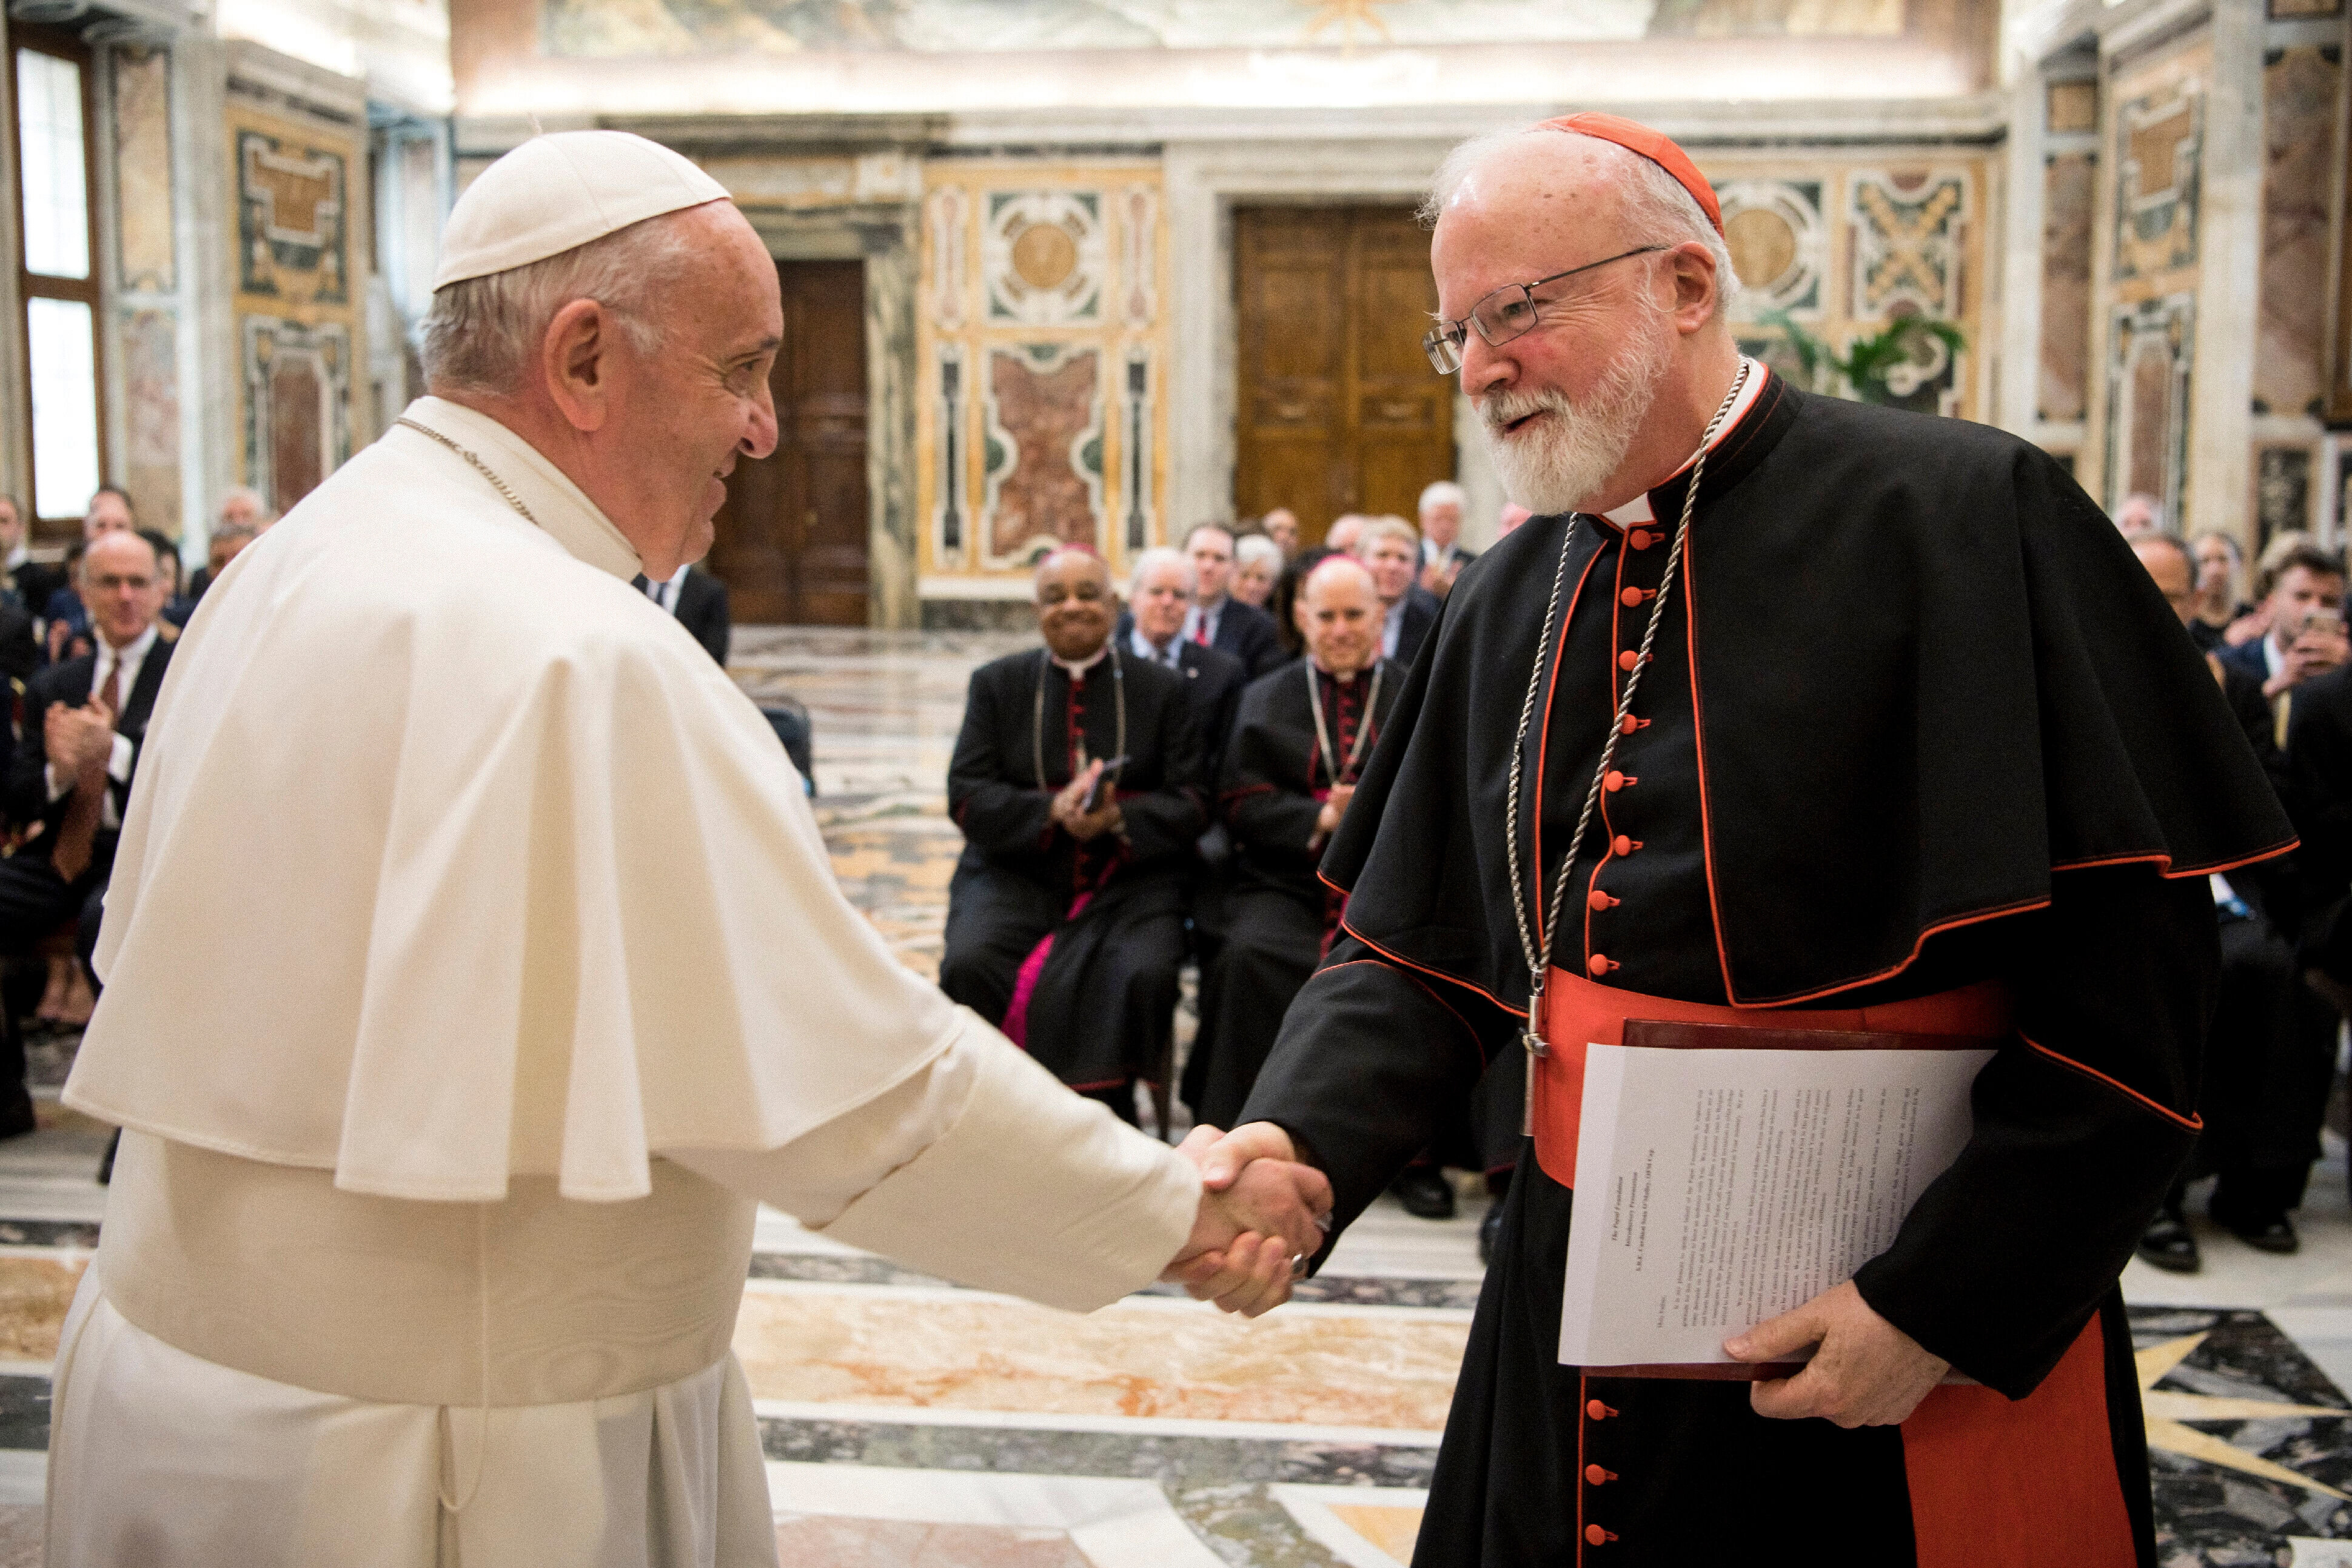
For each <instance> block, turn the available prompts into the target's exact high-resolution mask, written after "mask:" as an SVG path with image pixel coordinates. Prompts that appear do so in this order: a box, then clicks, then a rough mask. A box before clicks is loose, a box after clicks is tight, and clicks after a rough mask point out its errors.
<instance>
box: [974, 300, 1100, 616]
mask: <svg viewBox="0 0 2352 1568" xmlns="http://www.w3.org/2000/svg"><path fill="white" fill-rule="evenodd" d="M1103 390H1104V389H1103V366H1102V354H1101V351H1099V350H1097V349H1093V348H1074V347H1070V346H1067V345H1059V344H1053V343H1033V344H1027V345H1024V346H1022V347H1019V348H1009V349H1007V348H992V349H991V350H990V351H989V353H988V376H987V380H986V382H985V383H984V384H983V387H982V397H983V404H984V407H985V411H986V416H987V431H988V440H987V447H986V475H987V479H986V489H985V490H984V491H983V493H982V502H981V504H982V508H983V509H984V510H985V511H986V514H987V517H988V548H987V551H986V552H985V553H984V555H983V556H982V563H983V564H985V565H989V566H993V567H999V568H1013V569H1019V568H1025V567H1029V566H1033V565H1034V564H1035V563H1036V559H1037V556H1038V555H1039V554H1040V553H1041V552H1043V551H1045V550H1046V549H1049V548H1051V547H1052V546H1053V545H1054V544H1055V543H1061V542H1066V543H1077V544H1088V545H1093V546H1095V547H1096V548H1097V549H1104V548H1107V544H1108V542H1107V541H1106V540H1104V539H1103V537H1102V496H1103V489H1104V483H1103V478H1104V476H1103V471H1102V453H1103V401H1104V400H1103Z"/></svg>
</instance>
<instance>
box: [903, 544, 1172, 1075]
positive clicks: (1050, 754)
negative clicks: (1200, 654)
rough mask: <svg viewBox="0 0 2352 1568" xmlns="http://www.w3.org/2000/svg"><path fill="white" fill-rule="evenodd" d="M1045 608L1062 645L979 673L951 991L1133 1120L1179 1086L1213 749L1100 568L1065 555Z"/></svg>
mask: <svg viewBox="0 0 2352 1568" xmlns="http://www.w3.org/2000/svg"><path fill="white" fill-rule="evenodd" d="M1037 595H1038V597H1037V608H1038V623H1039V626H1040V628H1041V629H1042V630H1043V632H1044V633H1045V644H1046V646H1045V647H1042V648H1039V649H1037V650H1035V651H1034V652H1027V653H1016V654H1011V655H1008V656H1006V657H1005V658H1000V659H997V660H995V661H993V662H992V663H990V664H985V665H982V667H981V668H979V669H977V670H975V671H973V672H972V678H971V695H970V697H969V698H968V700H967V701H966V703H965V707H964V715H963V728H962V730H961V732H960V733H959V734H958V735H957V737H956V747H955V755H954V757H953V759H952V760H951V761H950V763H949V764H948V812H949V815H950V816H952V817H953V818H954V819H955V822H956V826H959V827H961V828H962V829H963V834H964V838H965V840H966V843H965V848H964V853H963V856H962V858H961V859H960V860H959V861H958V862H957V865H956V871H955V877H954V879H953V880H952V881H951V882H950V884H949V889H948V922H947V942H946V951H945V952H944V953H943V954H942V955H941V958H940V989H942V990H944V991H945V992H946V993H947V994H949V995H950V996H951V997H953V998H954V999H955V1000H956V1001H958V1002H961V1003H962V1004H964V1005H967V1006H969V1007H971V1009H972V1010H973V1011H974V1012H976V1013H978V1014H979V1015H980V1016H982V1017H983V1018H986V1019H987V1020H988V1021H989V1022H990V1023H992V1024H994V1025H996V1026H998V1027H1000V1028H1002V1029H1003V1031H1004V1033H1005V1034H1006V1035H1007V1036H1008V1037H1011V1039H1012V1040H1013V1043H1014V1044H1016V1045H1019V1046H1021V1047H1024V1048H1025V1049H1026V1050H1027V1051H1028V1052H1029V1053H1030V1054H1031V1055H1032V1056H1034V1057H1035V1058H1037V1059H1038V1060H1039V1061H1040V1062H1042V1063H1044V1064H1045V1066H1046V1067H1047V1068H1051V1069H1052V1070H1053V1072H1054V1073H1055V1076H1056V1077H1058V1078H1060V1079H1061V1080H1062V1081H1063V1082H1065V1083H1066V1084H1068V1085H1069V1086H1070V1087H1071V1088H1073V1089H1077V1090H1078V1091H1079V1092H1081V1093H1084V1094H1088V1095H1093V1096H1096V1097H1097V1098H1100V1099H1101V1100H1104V1101H1105V1102H1106V1103H1107V1104H1108V1105H1109V1106H1110V1107H1111V1109H1112V1110H1115V1111H1117V1112H1118V1114H1119V1115H1120V1116H1122V1117H1123V1118H1125V1119H1126V1120H1128V1121H1134V1120H1135V1100H1134V1094H1133V1088H1132V1086H1133V1084H1134V1082H1135V1081H1136V1080H1137V1079H1146V1080H1150V1081H1153V1082H1155V1083H1156V1082H1159V1081H1161V1075H1162V1074H1164V1072H1165V1071H1166V1064H1167V1058H1168V1055H1169V1050H1170V1041H1171V1028H1172V1026H1173V1022H1174V1016H1175V1006H1176V971H1177V967H1178V965H1179V964H1180V963H1181V962H1182V959H1183V953H1184V910H1185V900H1186V896H1187V893H1188V890H1189V888H1190V884H1191V879H1192V866H1193V858H1192V845H1193V841H1194V840H1195V839H1197V838H1198V837H1200V836H1201V833H1202V829H1203V828H1204V827H1206V826H1207V825H1208V813H1207V804H1206V803H1207V793H1206V789H1205V787H1204V781H1203V780H1202V778H1201V776H1200V763H1199V760H1198V759H1199V754H1200V752H1199V745H1198V742H1197V741H1196V739H1195V737H1194V735H1193V726H1192V719H1191V717H1190V715H1189V712H1188V709H1187V702H1186V693H1185V683H1184V681H1183V680H1182V679H1181V678H1180V677H1178V676H1177V675H1175V674H1173V673H1171V672H1170V671H1169V670H1166V669H1163V668H1160V667H1159V666H1157V665H1154V664H1152V663H1150V662H1149V661H1148V660H1144V659H1139V658H1135V657H1134V656H1133V655H1131V654H1129V653H1127V652H1125V651H1123V650H1122V649H1120V648H1119V647H1118V646H1117V645H1116V644H1115V643H1114V642H1113V641H1112V640H1111V637H1110V630H1111V617H1112V616H1113V614H1114V613H1115V611H1116V609H1117V600H1116V599H1115V598H1114V597H1113V596H1112V594H1111V586H1110V577H1109V574H1108V571H1107V570H1106V569H1105V568H1104V566H1103V563H1102V562H1101V561H1100V560H1099V559H1098V558H1097V557H1095V556H1093V555H1091V554H1088V553H1086V552H1080V551H1076V550H1065V551H1058V552H1055V553H1054V554H1053V555H1052V556H1049V557H1048V558H1047V559H1046V560H1045V562H1044V563H1041V564H1040V566H1039V567H1038V571H1037Z"/></svg>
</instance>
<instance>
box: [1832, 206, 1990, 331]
mask: <svg viewBox="0 0 2352 1568" xmlns="http://www.w3.org/2000/svg"><path fill="white" fill-rule="evenodd" d="M1968 196H1969V182H1968V179H1967V176H1965V175H1963V174H1948V173H1945V172H1943V171H1940V170H1938V171H1933V172H1929V171H1918V170H1902V171H1898V172H1895V173H1891V174H1878V173H1870V174H1856V175H1855V176H1854V177H1853V184H1852V185H1851V186H1850V187H1849V190H1848V196H1847V200H1848V203H1849V205H1848V209H1847V210H1848V216H1850V217H1851V218H1852V220H1853V244H1854V252H1855V254H1854V266H1853V314H1854V315H1855V316H1856V317H1859V318H1864V319H1869V318H1874V317H1881V316H1900V315H1911V314H1917V315H1923V316H1936V317H1941V318H1946V319H1948V318H1950V317H1952V316H1955V315H1957V314H1958V312H1959V304H1960V300H1959V291H1960V265H1959V261H1960V235H1961V232H1962V229H1963V226H1964V224H1965V221H1966V219H1967V218H1968V217H1969V200H1968Z"/></svg>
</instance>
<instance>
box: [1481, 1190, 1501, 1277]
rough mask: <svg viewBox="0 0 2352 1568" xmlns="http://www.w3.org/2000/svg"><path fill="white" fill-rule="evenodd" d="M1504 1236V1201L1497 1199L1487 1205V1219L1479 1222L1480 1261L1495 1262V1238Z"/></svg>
mask: <svg viewBox="0 0 2352 1568" xmlns="http://www.w3.org/2000/svg"><path fill="white" fill-rule="evenodd" d="M1502 1234H1503V1200H1502V1199H1500V1198H1496V1200H1495V1201H1494V1202H1493V1203H1491V1204H1488V1205H1486V1218H1485V1219H1482V1220H1480V1221H1479V1222H1478V1261H1479V1262H1481V1263H1489V1264H1491V1263H1493V1262H1494V1261H1495V1238H1496V1237H1498V1236H1500V1235H1502Z"/></svg>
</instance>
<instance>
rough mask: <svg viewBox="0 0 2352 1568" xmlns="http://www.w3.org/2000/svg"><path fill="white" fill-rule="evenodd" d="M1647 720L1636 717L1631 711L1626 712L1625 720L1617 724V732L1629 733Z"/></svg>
mask: <svg viewBox="0 0 2352 1568" xmlns="http://www.w3.org/2000/svg"><path fill="white" fill-rule="evenodd" d="M1648 722H1649V721H1648V720H1647V719H1636V718H1634V717H1633V715H1632V714H1631V713H1628V714H1626V715H1625V721H1624V722H1623V723H1622V724H1620V725H1618V726H1617V729H1618V732H1619V733H1621V734H1626V735H1630V734H1632V733H1633V731H1636V730H1638V729H1640V728H1641V727H1642V726H1643V725H1644V724H1646V723H1648Z"/></svg>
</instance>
